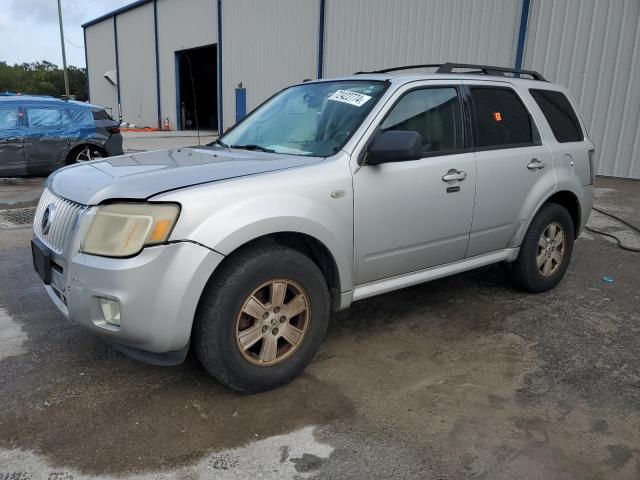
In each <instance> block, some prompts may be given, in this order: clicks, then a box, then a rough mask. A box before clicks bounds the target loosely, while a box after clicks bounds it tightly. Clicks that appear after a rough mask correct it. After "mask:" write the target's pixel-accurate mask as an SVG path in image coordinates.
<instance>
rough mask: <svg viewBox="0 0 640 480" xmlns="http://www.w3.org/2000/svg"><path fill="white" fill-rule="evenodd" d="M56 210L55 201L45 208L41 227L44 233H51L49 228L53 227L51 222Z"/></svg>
mask: <svg viewBox="0 0 640 480" xmlns="http://www.w3.org/2000/svg"><path fill="white" fill-rule="evenodd" d="M55 211H56V205H55V203H50V204H49V205H47V208H46V209H45V210H44V213H43V214H42V222H41V223H40V228H41V229H42V234H43V235H46V234H48V233H49V230H50V229H51V222H52V221H53V214H54V213H55Z"/></svg>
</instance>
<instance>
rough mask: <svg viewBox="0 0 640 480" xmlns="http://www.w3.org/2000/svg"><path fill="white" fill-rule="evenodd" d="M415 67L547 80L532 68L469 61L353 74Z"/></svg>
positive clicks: (387, 70) (393, 70)
mask: <svg viewBox="0 0 640 480" xmlns="http://www.w3.org/2000/svg"><path fill="white" fill-rule="evenodd" d="M415 68H437V69H438V70H436V73H453V70H454V69H460V68H463V69H466V70H474V71H472V72H463V73H474V74H477V73H480V74H483V75H496V76H502V77H504V76H507V75H505V74H506V73H512V74H513V76H514V77H519V76H520V75H528V76H530V77H531V78H532V79H533V80H539V81H541V82H546V81H547V80H546V79H545V78H544V77H543V76H542V75H540V74H539V73H538V72H536V71H534V70H517V69H515V68H505V67H495V66H491V65H474V64H471V63H450V62H448V63H429V64H424V65H405V66H402V67H392V68H384V69H382V70H374V71H371V72H356V73H355V75H359V74H363V73H390V72H397V71H399V70H413V69H415Z"/></svg>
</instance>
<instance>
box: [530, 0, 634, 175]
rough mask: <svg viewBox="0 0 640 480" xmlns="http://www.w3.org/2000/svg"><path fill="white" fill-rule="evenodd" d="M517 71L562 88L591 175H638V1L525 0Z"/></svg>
mask: <svg viewBox="0 0 640 480" xmlns="http://www.w3.org/2000/svg"><path fill="white" fill-rule="evenodd" d="M531 7H532V10H531V16H530V19H529V31H528V35H527V43H526V49H525V61H524V63H525V68H533V69H535V70H539V71H540V72H541V73H543V75H544V76H545V77H546V78H547V79H549V80H550V81H553V82H557V83H561V84H563V85H565V86H567V87H568V88H569V90H570V91H571V93H572V95H573V97H574V98H575V100H576V101H577V102H578V104H579V106H580V110H581V112H582V116H583V118H584V120H585V122H586V124H587V128H588V130H589V134H590V137H591V139H592V140H593V142H594V143H595V145H596V151H597V156H598V160H599V167H598V173H599V174H601V175H612V176H617V177H632V178H640V2H639V1H638V0H609V1H602V0H533V1H532V2H531Z"/></svg>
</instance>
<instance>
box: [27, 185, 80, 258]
mask: <svg viewBox="0 0 640 480" xmlns="http://www.w3.org/2000/svg"><path fill="white" fill-rule="evenodd" d="M85 208H86V207H85V206H84V205H81V204H79V203H75V202H72V201H71V200H67V199H66V198H62V197H60V196H58V195H56V194H55V193H52V192H50V191H49V190H47V189H45V191H44V192H43V193H42V197H40V203H38V208H37V209H36V215H35V218H34V220H33V231H34V232H35V234H36V236H37V237H38V238H39V239H40V240H42V242H44V244H45V245H47V246H48V247H49V248H50V249H51V250H53V251H54V252H56V253H62V251H63V250H64V246H65V243H66V241H67V238H68V237H69V233H70V232H71V230H73V227H74V226H75V224H76V220H77V219H78V215H79V214H80V213H81V212H82V211H83V210H84V209H85ZM45 217H47V218H45ZM47 219H48V223H49V224H48V225H47V224H46V223H47V222H45V221H44V220H47Z"/></svg>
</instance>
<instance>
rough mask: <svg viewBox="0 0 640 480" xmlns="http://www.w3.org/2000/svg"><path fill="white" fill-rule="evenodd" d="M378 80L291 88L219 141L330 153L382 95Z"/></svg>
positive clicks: (299, 152)
mask: <svg viewBox="0 0 640 480" xmlns="http://www.w3.org/2000/svg"><path fill="white" fill-rule="evenodd" d="M385 89H386V84H385V83H384V82H379V81H357V80H356V81H335V82H318V83H307V84H302V85H296V86H294V87H291V88H288V89H286V90H284V91H282V92H280V93H279V94H277V95H276V96H275V97H273V98H272V99H270V100H268V101H267V102H266V103H265V104H264V105H262V106H261V107H259V108H258V109H257V110H255V111H254V112H253V113H252V114H251V115H249V116H248V117H247V118H246V119H244V120H243V121H242V122H241V123H239V124H238V125H237V126H236V127H234V128H233V130H231V131H230V132H229V133H227V134H226V135H224V136H223V137H222V138H220V141H221V142H222V143H223V144H224V145H226V146H229V147H236V148H246V149H249V150H262V151H269V152H274V153H283V154H287V153H288V154H295V155H306V156H319V157H327V156H330V155H333V154H334V153H336V152H337V151H338V150H340V149H341V148H342V146H343V145H344V144H345V143H346V142H347V140H349V138H350V137H351V135H353V133H354V132H355V131H356V129H357V128H358V127H359V126H360V124H361V123H362V121H363V120H364V118H365V117H366V116H367V114H368V113H369V112H370V111H371V109H372V108H373V106H374V105H375V104H376V103H377V101H378V100H379V99H380V97H381V96H382V94H383V93H384V91H385Z"/></svg>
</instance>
